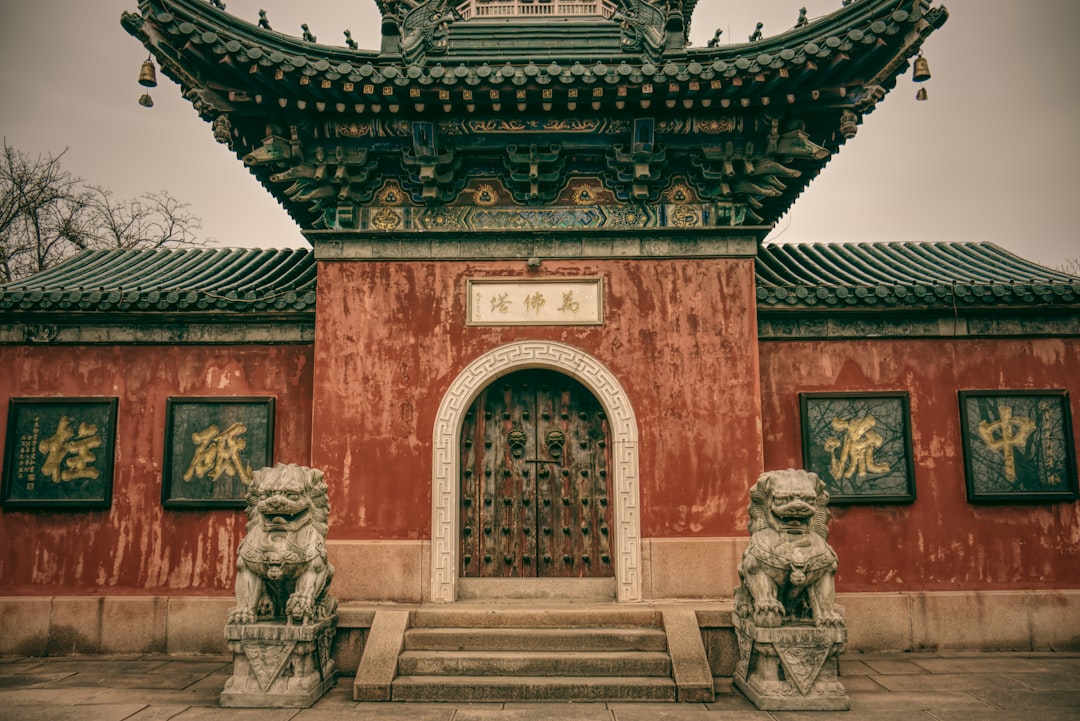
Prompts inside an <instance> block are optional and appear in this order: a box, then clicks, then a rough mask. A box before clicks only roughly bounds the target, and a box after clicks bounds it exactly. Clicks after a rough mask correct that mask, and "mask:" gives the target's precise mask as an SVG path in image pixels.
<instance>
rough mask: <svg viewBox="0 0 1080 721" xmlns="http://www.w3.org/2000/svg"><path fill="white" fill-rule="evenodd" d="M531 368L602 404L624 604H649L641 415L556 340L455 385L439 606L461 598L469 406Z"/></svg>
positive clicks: (445, 467)
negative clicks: (463, 437)
mask: <svg viewBox="0 0 1080 721" xmlns="http://www.w3.org/2000/svg"><path fill="white" fill-rule="evenodd" d="M526 368H549V369H551V370H556V371H560V372H562V373H564V374H566V375H569V376H571V377H573V378H574V379H576V380H577V381H579V382H580V383H582V384H583V385H584V386H585V387H586V388H588V389H589V390H590V391H591V392H592V393H593V394H594V395H595V396H596V398H597V399H598V400H599V401H600V404H601V405H602V406H603V408H604V412H605V414H606V415H607V418H608V422H609V424H610V431H611V452H612V463H613V468H612V479H611V480H612V489H613V495H614V502H615V508H614V523H613V529H612V531H613V533H612V535H613V539H612V541H613V544H614V558H613V559H612V560H613V562H614V564H615V588H616V598H617V599H618V600H619V601H621V602H627V601H640V600H641V519H640V514H639V509H640V497H641V491H640V483H639V480H640V479H639V478H638V430H637V421H636V419H635V418H634V411H633V409H632V408H631V407H630V401H629V399H628V398H627V396H626V392H625V391H624V390H623V387H622V385H621V384H620V383H619V381H618V379H617V378H616V377H615V376H614V375H613V374H612V373H611V371H609V370H608V369H607V368H606V367H605V366H604V365H603V364H602V363H600V362H599V361H598V360H596V359H595V358H593V357H592V356H590V355H589V354H588V353H585V352H584V351H582V350H579V349H577V348H574V347H572V346H568V345H566V344H563V343H554V342H549V341H536V340H531V341H519V342H516V343H508V344H506V345H503V346H499V347H498V348H494V349H492V350H490V351H488V352H487V353H484V354H483V355H481V356H480V357H479V358H477V359H476V360H474V361H473V362H472V363H470V364H469V365H468V366H467V367H466V368H465V369H464V370H463V371H461V373H460V374H459V375H458V377H457V378H455V379H454V382H453V383H452V384H451V385H450V388H449V389H448V390H447V392H446V395H445V396H443V399H442V402H441V403H440V404H439V410H438V413H437V414H436V416H435V426H434V429H433V439H432V440H433V443H432V474H431V600H432V601H433V602H436V603H439V602H441V603H452V602H453V601H455V600H457V580H458V569H459V568H460V559H459V558H458V541H459V535H458V534H459V532H460V529H459V528H458V518H459V509H460V505H459V503H460V501H461V498H460V492H461V486H460V482H459V473H458V464H459V462H460V457H459V446H458V444H459V439H460V433H461V426H462V423H463V422H464V418H465V414H466V413H467V412H468V410H469V406H470V405H471V404H472V402H473V400H474V399H475V398H476V396H477V395H479V394H480V392H481V391H482V390H483V389H484V388H485V387H487V386H488V385H489V384H490V383H492V382H493V381H494V380H496V379H497V378H499V377H501V376H504V375H506V374H508V373H512V372H513V371H515V370H523V369H526Z"/></svg>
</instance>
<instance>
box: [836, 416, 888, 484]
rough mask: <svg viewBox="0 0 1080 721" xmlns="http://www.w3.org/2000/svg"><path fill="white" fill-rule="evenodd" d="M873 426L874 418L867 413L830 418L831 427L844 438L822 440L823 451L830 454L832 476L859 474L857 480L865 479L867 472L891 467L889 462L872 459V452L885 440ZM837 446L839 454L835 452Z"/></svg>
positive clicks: (849, 476)
mask: <svg viewBox="0 0 1080 721" xmlns="http://www.w3.org/2000/svg"><path fill="white" fill-rule="evenodd" d="M876 425H877V419H876V418H874V417H873V416H872V415H869V414H867V415H866V416H865V417H863V418H857V419H855V420H853V421H846V420H844V419H842V418H833V419H832V427H833V430H835V431H837V432H838V433H842V434H844V437H843V440H840V439H839V438H828V439H826V440H825V450H827V451H828V452H829V453H830V454H831V456H832V460H831V461H829V472H830V473H832V475H833V478H835V479H837V480H840V479H842V478H851V477H852V476H854V475H856V474H858V476H859V478H860V479H864V478H866V476H867V475H868V474H870V473H885V472H887V471H889V470H890V468H889V464H888V463H878V462H877V461H875V460H874V451H876V450H877V449H878V448H881V446H882V444H883V443H884V442H885V439H884V438H882V437H881V434H880V433H878V432H877V431H875V430H872V429H873V427H874V426H876ZM837 449H839V451H840V452H839V453H837V452H836V451H837Z"/></svg>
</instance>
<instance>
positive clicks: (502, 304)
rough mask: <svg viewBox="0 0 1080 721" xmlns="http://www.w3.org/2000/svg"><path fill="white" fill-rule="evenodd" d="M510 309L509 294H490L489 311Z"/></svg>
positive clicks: (500, 311)
mask: <svg viewBox="0 0 1080 721" xmlns="http://www.w3.org/2000/svg"><path fill="white" fill-rule="evenodd" d="M509 310H510V294H509V293H500V294H499V295H493V296H491V312H492V313H494V312H496V311H498V312H499V313H506V312H508V311H509Z"/></svg>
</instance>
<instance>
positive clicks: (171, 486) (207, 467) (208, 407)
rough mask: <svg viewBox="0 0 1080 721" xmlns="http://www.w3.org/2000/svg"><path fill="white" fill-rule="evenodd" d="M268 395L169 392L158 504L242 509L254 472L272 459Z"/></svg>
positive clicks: (271, 413)
mask: <svg viewBox="0 0 1080 721" xmlns="http://www.w3.org/2000/svg"><path fill="white" fill-rule="evenodd" d="M273 456H274V399H273V398H272V397H264V396H258V397H225V398H213V397H202V396H184V397H171V398H169V399H168V400H167V401H166V408H165V466H164V468H163V470H162V477H161V503H162V505H164V506H166V507H168V508H243V507H244V505H245V504H246V501H245V496H246V495H247V489H248V486H249V485H250V484H251V478H252V474H253V473H254V472H255V471H257V470H258V469H260V468H262V467H263V466H269V465H272V464H273Z"/></svg>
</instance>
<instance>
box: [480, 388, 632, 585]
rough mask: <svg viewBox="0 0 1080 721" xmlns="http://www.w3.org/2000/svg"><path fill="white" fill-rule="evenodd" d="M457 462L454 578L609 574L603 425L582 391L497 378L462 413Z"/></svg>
mask: <svg viewBox="0 0 1080 721" xmlns="http://www.w3.org/2000/svg"><path fill="white" fill-rule="evenodd" d="M460 458H461V470H460V475H461V477H460V482H461V511H460V513H461V517H460V520H461V524H460V528H461V531H460V533H461V542H460V556H459V557H460V559H461V569H460V570H461V575H462V576H464V577H469V578H535V577H539V578H555V577H603V576H613V575H614V570H613V567H612V564H611V543H612V541H611V535H612V530H611V529H612V525H613V524H612V522H611V518H612V507H613V502H614V501H613V499H612V498H611V474H610V471H609V469H610V467H611V464H610V460H611V444H610V437H609V431H608V422H607V418H606V417H605V416H604V412H603V408H602V407H601V406H600V403H599V401H597V400H596V398H595V397H594V396H593V395H592V393H590V392H589V390H588V389H586V388H585V386H583V385H582V384H580V383H578V382H577V381H575V380H573V379H572V378H569V377H568V376H564V375H562V374H561V373H557V372H554V371H548V370H527V371H518V372H516V373H512V374H510V375H507V376H504V377H503V378H500V379H498V380H497V381H495V382H494V383H493V384H492V385H490V386H488V387H487V388H486V389H485V390H484V391H483V392H482V393H481V394H480V396H479V397H478V398H477V399H476V401H475V402H474V403H473V405H472V407H471V408H470V409H469V411H468V413H467V414H466V415H465V421H464V424H463V426H462V430H461V438H460Z"/></svg>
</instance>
